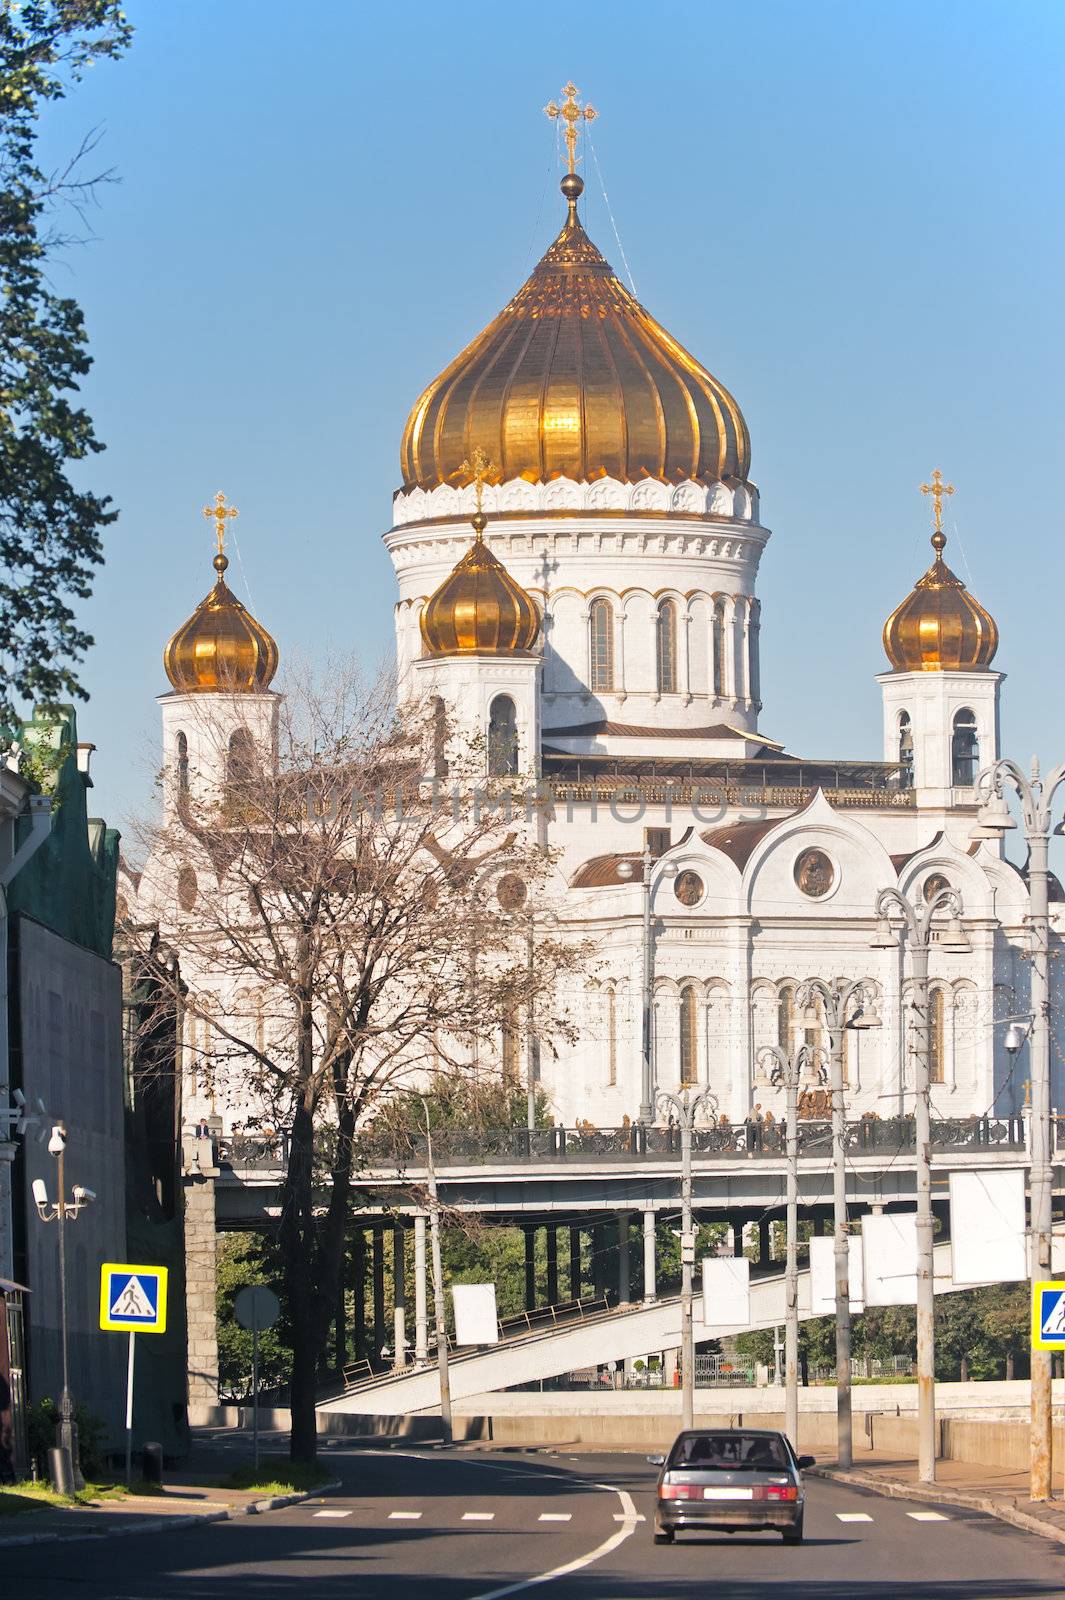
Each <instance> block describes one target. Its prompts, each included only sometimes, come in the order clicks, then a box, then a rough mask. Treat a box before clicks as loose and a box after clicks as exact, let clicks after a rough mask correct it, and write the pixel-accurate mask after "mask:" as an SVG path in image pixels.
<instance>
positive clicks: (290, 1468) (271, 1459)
mask: <svg viewBox="0 0 1065 1600" xmlns="http://www.w3.org/2000/svg"><path fill="white" fill-rule="evenodd" d="M331 1476H332V1474H331V1473H330V1472H329V1471H328V1470H327V1469H326V1468H325V1467H323V1466H320V1465H319V1464H318V1462H314V1463H313V1464H309V1463H307V1462H305V1461H286V1459H285V1457H284V1456H265V1457H264V1458H263V1460H261V1461H260V1462H259V1465H258V1468H255V1467H253V1466H252V1465H251V1463H250V1462H245V1464H244V1465H243V1466H241V1467H237V1468H235V1469H234V1471H232V1472H231V1473H230V1474H229V1476H228V1477H227V1478H223V1479H222V1480H221V1482H220V1483H219V1488H220V1489H256V1490H259V1491H260V1492H261V1493H262V1494H293V1493H298V1492H301V1491H303V1490H305V1489H317V1488H318V1486H319V1485H320V1484H323V1483H328V1482H329V1479H330V1478H331Z"/></svg>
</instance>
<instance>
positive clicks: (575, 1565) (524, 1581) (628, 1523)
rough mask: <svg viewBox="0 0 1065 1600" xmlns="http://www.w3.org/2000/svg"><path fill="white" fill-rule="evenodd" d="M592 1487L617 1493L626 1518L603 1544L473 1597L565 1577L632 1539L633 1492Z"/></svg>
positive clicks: (504, 1598)
mask: <svg viewBox="0 0 1065 1600" xmlns="http://www.w3.org/2000/svg"><path fill="white" fill-rule="evenodd" d="M588 1487H589V1488H592V1489H605V1490H606V1491H607V1492H608V1493H609V1494H616V1495H617V1497H618V1499H619V1500H620V1501H621V1504H622V1508H623V1510H624V1513H625V1520H624V1521H623V1523H622V1524H621V1527H620V1528H616V1529H615V1530H614V1532H613V1533H612V1534H611V1535H610V1537H609V1539H604V1540H603V1542H602V1544H597V1545H596V1547H595V1549H594V1550H589V1552H588V1554H587V1555H586V1556H578V1557H577V1559H576V1560H575V1561H567V1562H566V1564H565V1566H563V1567H552V1569H551V1571H550V1572H538V1573H537V1574H536V1576H535V1577H533V1578H521V1579H519V1581H518V1582H517V1583H508V1584H507V1585H506V1586H505V1587H504V1588H502V1589H489V1590H488V1591H487V1593H485V1594H478V1595H474V1596H473V1597H472V1600H508V1597H509V1596H510V1595H512V1594H520V1593H521V1592H522V1590H523V1589H535V1588H537V1587H538V1586H539V1585H540V1584H541V1583H550V1582H551V1581H552V1579H554V1578H565V1577H567V1576H568V1575H569V1574H570V1573H571V1572H580V1571H581V1570H582V1568H584V1567H590V1566H591V1565H592V1563H593V1561H601V1560H602V1558H603V1557H604V1556H608V1555H609V1554H610V1552H611V1551H612V1550H616V1549H617V1547H618V1545H619V1544H624V1543H625V1540H626V1539H631V1537H632V1535H633V1534H634V1533H635V1532H636V1521H637V1516H636V1507H635V1506H634V1505H633V1503H632V1496H631V1495H630V1494H629V1492H628V1491H627V1490H626V1489H616V1488H615V1487H614V1485H613V1484H612V1483H594V1484H589V1485H588Z"/></svg>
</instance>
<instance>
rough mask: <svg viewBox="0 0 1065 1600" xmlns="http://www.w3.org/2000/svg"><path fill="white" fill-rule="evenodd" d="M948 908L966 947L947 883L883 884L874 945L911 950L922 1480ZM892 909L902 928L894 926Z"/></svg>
mask: <svg viewBox="0 0 1065 1600" xmlns="http://www.w3.org/2000/svg"><path fill="white" fill-rule="evenodd" d="M939 911H946V912H948V913H949V916H950V920H949V922H948V923H947V925H946V928H945V929H944V930H943V935H942V937H941V938H940V939H939V940H938V941H937V942H938V944H939V947H940V949H941V950H950V951H958V952H961V953H964V952H966V951H968V950H969V949H970V948H971V947H970V944H969V938H968V935H967V934H966V932H965V929H964V928H963V927H962V925H961V914H962V904H961V896H960V895H959V894H958V891H957V890H956V889H951V888H949V887H948V888H942V889H939V890H937V892H936V893H935V894H933V895H930V896H929V898H928V899H927V900H925V899H921V900H917V901H914V900H907V898H906V897H905V895H903V894H900V893H899V891H898V889H882V890H881V891H880V893H879V894H878V895H877V897H876V914H877V917H878V919H879V923H878V927H877V931H876V937H875V938H874V940H873V948H874V949H877V950H897V949H898V948H899V938H900V935H901V936H902V937H904V938H905V941H906V945H907V946H908V948H909V952H910V968H911V972H912V980H913V989H912V1002H913V1014H914V1026H913V1034H914V1045H915V1049H914V1093H915V1105H914V1119H915V1127H914V1137H915V1143H916V1146H917V1152H916V1154H917V1475H918V1478H919V1479H920V1481H921V1482H922V1483H934V1482H935V1477H936V1390H935V1384H936V1359H935V1279H934V1276H933V1274H934V1256H933V1244H934V1237H935V1225H934V1221H933V1217H932V1106H931V1088H930V1085H931V1036H930V1031H929V993H928V951H929V948H930V947H931V944H932V921H933V918H934V917H935V915H936V913H937V912H939ZM892 914H894V915H896V916H898V917H901V918H902V923H901V928H899V929H896V928H895V927H893V926H892V923H891V917H892Z"/></svg>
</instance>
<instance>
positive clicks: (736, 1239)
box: [732, 1222, 743, 1260]
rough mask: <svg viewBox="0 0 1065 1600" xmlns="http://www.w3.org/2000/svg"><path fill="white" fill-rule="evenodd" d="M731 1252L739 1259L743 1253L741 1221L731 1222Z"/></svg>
mask: <svg viewBox="0 0 1065 1600" xmlns="http://www.w3.org/2000/svg"><path fill="white" fill-rule="evenodd" d="M732 1254H733V1255H734V1256H735V1257H736V1259H737V1260H739V1258H740V1256H742V1254H743V1223H742V1222H734V1223H733V1224H732Z"/></svg>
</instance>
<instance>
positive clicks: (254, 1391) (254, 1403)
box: [251, 1300, 259, 1472]
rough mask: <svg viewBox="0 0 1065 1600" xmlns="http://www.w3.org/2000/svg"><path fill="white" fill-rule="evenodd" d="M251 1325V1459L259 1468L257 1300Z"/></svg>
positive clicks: (254, 1304)
mask: <svg viewBox="0 0 1065 1600" xmlns="http://www.w3.org/2000/svg"><path fill="white" fill-rule="evenodd" d="M253 1306H254V1310H253V1312H252V1325H251V1439H252V1444H251V1459H252V1465H253V1466H254V1468H255V1470H256V1472H258V1470H259V1302H258V1301H257V1300H256V1301H254V1302H253Z"/></svg>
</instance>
